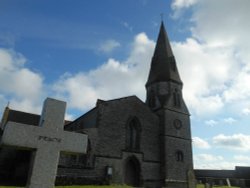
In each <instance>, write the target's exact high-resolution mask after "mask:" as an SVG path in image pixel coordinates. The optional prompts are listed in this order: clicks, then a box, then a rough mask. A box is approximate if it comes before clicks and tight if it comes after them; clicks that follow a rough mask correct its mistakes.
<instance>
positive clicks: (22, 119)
mask: <svg viewBox="0 0 250 188" xmlns="http://www.w3.org/2000/svg"><path fill="white" fill-rule="evenodd" d="M8 121H12V122H16V123H23V124H27V125H34V126H38V125H39V121H40V115H37V114H31V113H27V112H22V111H17V110H12V109H8V115H7V117H6V119H5V122H8ZM68 123H70V121H67V120H65V125H66V124H68Z"/></svg>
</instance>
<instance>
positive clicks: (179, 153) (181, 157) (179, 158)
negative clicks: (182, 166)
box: [175, 151, 184, 162]
mask: <svg viewBox="0 0 250 188" xmlns="http://www.w3.org/2000/svg"><path fill="white" fill-rule="evenodd" d="M175 157H176V161H177V162H183V161H184V155H183V152H182V151H177V152H176V153H175Z"/></svg>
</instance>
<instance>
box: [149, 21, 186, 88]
mask: <svg viewBox="0 0 250 188" xmlns="http://www.w3.org/2000/svg"><path fill="white" fill-rule="evenodd" d="M164 81H174V82H177V83H180V84H182V81H181V79H180V76H179V73H178V70H177V67H176V62H175V58H174V54H173V51H172V49H171V46H170V42H169V39H168V35H167V33H166V30H165V27H164V23H163V21H162V22H161V27H160V32H159V35H158V39H157V43H156V46H155V51H154V55H153V58H152V61H151V69H150V73H149V77H148V81H147V83H146V86H148V85H150V84H152V83H155V82H164Z"/></svg>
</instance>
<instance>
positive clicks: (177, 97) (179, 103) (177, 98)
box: [174, 89, 181, 107]
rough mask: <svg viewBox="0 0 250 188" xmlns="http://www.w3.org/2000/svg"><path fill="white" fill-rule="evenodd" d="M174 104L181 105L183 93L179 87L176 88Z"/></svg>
mask: <svg viewBox="0 0 250 188" xmlns="http://www.w3.org/2000/svg"><path fill="white" fill-rule="evenodd" d="M174 106H176V107H181V95H180V93H179V91H178V90H177V89H175V90H174Z"/></svg>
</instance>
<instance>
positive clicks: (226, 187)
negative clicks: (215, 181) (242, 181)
mask: <svg viewBox="0 0 250 188" xmlns="http://www.w3.org/2000/svg"><path fill="white" fill-rule="evenodd" d="M213 187H214V188H228V186H213ZM196 188H204V185H197V187H196ZM231 188H239V187H234V186H231Z"/></svg>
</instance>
